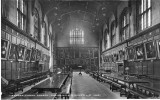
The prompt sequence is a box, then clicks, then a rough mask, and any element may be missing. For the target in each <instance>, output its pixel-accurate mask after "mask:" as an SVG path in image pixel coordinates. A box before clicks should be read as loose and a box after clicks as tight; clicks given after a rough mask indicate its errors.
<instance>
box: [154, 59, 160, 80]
mask: <svg viewBox="0 0 160 100" xmlns="http://www.w3.org/2000/svg"><path fill="white" fill-rule="evenodd" d="M159 71H160V60H155V61H154V75H155V76H159V77H160V72H159Z"/></svg>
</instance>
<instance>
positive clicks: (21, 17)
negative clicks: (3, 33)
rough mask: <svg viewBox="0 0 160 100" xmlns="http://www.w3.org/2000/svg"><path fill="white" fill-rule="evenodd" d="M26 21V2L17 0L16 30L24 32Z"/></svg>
mask: <svg viewBox="0 0 160 100" xmlns="http://www.w3.org/2000/svg"><path fill="white" fill-rule="evenodd" d="M26 20H27V2H26V0H17V25H18V28H20V29H22V30H24V31H26V22H27V21H26Z"/></svg>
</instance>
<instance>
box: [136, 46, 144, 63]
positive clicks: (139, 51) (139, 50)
mask: <svg viewBox="0 0 160 100" xmlns="http://www.w3.org/2000/svg"><path fill="white" fill-rule="evenodd" d="M135 51H136V60H143V59H144V55H145V54H144V44H143V43H141V44H139V45H137V46H135Z"/></svg>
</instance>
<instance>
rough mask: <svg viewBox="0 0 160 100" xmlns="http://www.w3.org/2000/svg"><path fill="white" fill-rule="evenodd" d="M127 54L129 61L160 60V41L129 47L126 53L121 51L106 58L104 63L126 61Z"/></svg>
mask: <svg viewBox="0 0 160 100" xmlns="http://www.w3.org/2000/svg"><path fill="white" fill-rule="evenodd" d="M125 54H127V60H129V61H133V60H144V59H146V60H151V59H156V58H157V57H159V58H160V40H154V41H148V42H145V43H141V44H138V45H135V46H129V47H127V48H126V51H124V50H120V51H119V53H118V54H113V55H108V56H104V57H103V60H104V62H114V61H118V60H119V58H120V59H121V60H125Z"/></svg>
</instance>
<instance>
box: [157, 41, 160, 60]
mask: <svg viewBox="0 0 160 100" xmlns="http://www.w3.org/2000/svg"><path fill="white" fill-rule="evenodd" d="M157 49H158V57H159V59H160V40H157Z"/></svg>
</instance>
